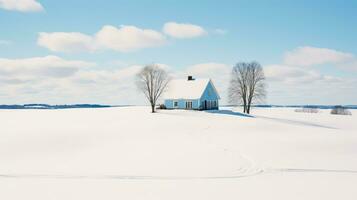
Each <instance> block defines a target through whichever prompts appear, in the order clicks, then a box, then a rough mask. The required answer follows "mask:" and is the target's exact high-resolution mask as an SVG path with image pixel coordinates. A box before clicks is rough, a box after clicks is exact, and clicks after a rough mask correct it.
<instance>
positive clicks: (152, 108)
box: [151, 104, 155, 113]
mask: <svg viewBox="0 0 357 200" xmlns="http://www.w3.org/2000/svg"><path fill="white" fill-rule="evenodd" d="M151 112H152V113H154V112H155V104H151Z"/></svg>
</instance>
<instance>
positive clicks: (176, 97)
mask: <svg viewBox="0 0 357 200" xmlns="http://www.w3.org/2000/svg"><path fill="white" fill-rule="evenodd" d="M164 99H165V107H166V108H167V109H188V110H214V109H218V108H219V102H218V100H219V99H220V96H219V94H218V92H217V89H216V88H215V86H214V84H213V82H212V80H211V79H194V78H193V77H192V76H188V78H187V79H179V80H172V81H171V82H170V84H169V85H168V89H167V91H166V93H165V94H164Z"/></svg>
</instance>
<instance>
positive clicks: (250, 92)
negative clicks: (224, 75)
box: [228, 62, 266, 114]
mask: <svg viewBox="0 0 357 200" xmlns="http://www.w3.org/2000/svg"><path fill="white" fill-rule="evenodd" d="M228 94H229V101H230V103H234V104H242V105H243V112H244V113H248V114H249V113H250V110H251V105H252V104H254V103H257V102H259V101H261V100H263V99H264V98H265V95H266V90H265V76H264V71H263V68H262V67H261V65H260V64H259V63H257V62H251V63H244V62H241V63H238V64H236V65H235V66H234V67H233V70H232V74H231V81H230V86H229V89H228Z"/></svg>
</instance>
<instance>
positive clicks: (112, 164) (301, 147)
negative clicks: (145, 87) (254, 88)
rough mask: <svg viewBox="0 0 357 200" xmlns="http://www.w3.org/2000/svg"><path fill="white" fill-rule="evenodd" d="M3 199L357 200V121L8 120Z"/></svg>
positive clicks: (11, 116)
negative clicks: (356, 187) (356, 186)
mask: <svg viewBox="0 0 357 200" xmlns="http://www.w3.org/2000/svg"><path fill="white" fill-rule="evenodd" d="M0 120H1V122H2V125H1V127H0V137H1V140H0V159H1V160H0V161H1V162H0V163H1V164H0V188H1V189H0V199H7V200H11V199H21V200H23V199H36V200H42V199H43V200H45V199H46V200H47V199H61V200H63V199H66V200H69V199H85V200H91V199H126V200H128V199H170V200H171V199H194V200H198V199H205V200H209V199H217V200H218V199H232V200H233V199H274V200H276V199H284V200H285V199H299V200H300V199H324V200H326V199H351V200H352V199H356V198H357V191H356V189H355V185H356V184H357V159H356V155H357V124H356V122H357V112H356V110H352V116H338V115H331V114H329V110H322V111H321V112H320V113H314V114H310V113H296V112H294V109H293V108H255V110H253V115H252V116H248V115H243V114H241V113H239V112H237V111H235V110H232V109H231V108H223V110H222V111H219V112H198V111H183V110H161V111H159V113H155V114H151V113H150V109H149V108H147V107H116V108H115V107H113V108H105V109H85V108H84V109H64V110H0Z"/></svg>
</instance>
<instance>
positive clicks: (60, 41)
mask: <svg viewBox="0 0 357 200" xmlns="http://www.w3.org/2000/svg"><path fill="white" fill-rule="evenodd" d="M37 44H38V45H40V46H42V47H46V48H48V49H49V50H51V51H57V52H81V51H93V50H94V49H95V44H94V39H93V38H92V37H91V36H88V35H85V34H82V33H78V32H69V33H65V32H54V33H43V32H41V33H39V37H38V40H37Z"/></svg>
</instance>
